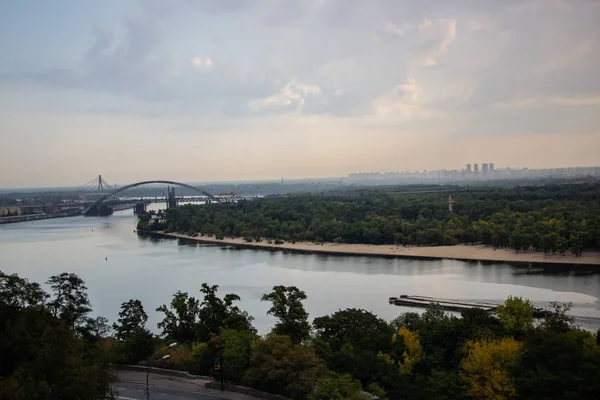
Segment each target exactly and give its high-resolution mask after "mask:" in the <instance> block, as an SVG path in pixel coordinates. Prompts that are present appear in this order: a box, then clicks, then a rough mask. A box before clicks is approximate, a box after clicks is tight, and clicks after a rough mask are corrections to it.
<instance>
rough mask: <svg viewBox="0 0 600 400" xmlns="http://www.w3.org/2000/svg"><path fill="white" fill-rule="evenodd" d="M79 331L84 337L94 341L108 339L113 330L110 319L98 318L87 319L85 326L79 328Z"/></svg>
mask: <svg viewBox="0 0 600 400" xmlns="http://www.w3.org/2000/svg"><path fill="white" fill-rule="evenodd" d="M77 331H78V332H79V333H81V334H82V335H83V337H85V338H87V339H88V340H91V341H93V340H99V339H102V338H105V337H107V336H108V335H109V334H110V331H111V328H110V324H109V323H108V318H106V317H103V316H98V317H96V318H86V321H85V324H84V325H83V326H82V327H80V328H78V329H77Z"/></svg>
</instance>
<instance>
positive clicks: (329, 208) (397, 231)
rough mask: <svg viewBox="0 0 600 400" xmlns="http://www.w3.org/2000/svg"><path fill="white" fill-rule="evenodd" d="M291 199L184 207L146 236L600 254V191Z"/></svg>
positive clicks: (563, 188)
mask: <svg viewBox="0 0 600 400" xmlns="http://www.w3.org/2000/svg"><path fill="white" fill-rule="evenodd" d="M448 194H449V193H447V192H446V193H426V194H423V193H422V194H418V193H415V194H394V193H393V192H390V191H389V190H387V191H386V190H373V191H362V192H360V193H358V194H357V195H354V196H348V195H344V193H343V192H341V193H340V195H339V196H336V197H329V196H322V195H315V196H310V195H304V196H287V197H276V198H268V199H257V200H251V201H240V202H238V203H233V204H232V203H222V204H210V205H185V206H182V207H178V208H173V209H168V210H166V214H165V215H164V216H160V217H158V218H156V216H154V217H153V216H152V215H151V214H147V215H144V216H142V217H141V218H140V221H139V224H138V229H139V230H140V231H167V232H179V233H185V234H188V235H216V236H217V237H218V238H223V237H244V238H245V239H246V240H247V241H252V240H263V239H266V240H273V241H275V240H276V241H291V242H295V241H310V242H335V243H365V244H396V245H411V246H414V245H418V246H432V245H454V244H458V243H466V244H475V243H480V244H485V245H491V246H494V247H499V248H503V247H504V248H512V249H514V250H516V251H521V250H522V251H526V250H529V249H534V250H536V251H544V252H545V253H553V254H554V253H559V254H562V255H564V254H565V253H566V252H567V251H570V252H571V253H573V254H575V255H581V253H582V251H583V250H584V249H587V248H590V249H597V248H600V184H578V185H575V184H571V185H553V186H539V187H523V188H519V187H517V188H509V189H507V188H490V189H485V190H484V189H478V190H477V191H461V192H456V193H452V196H453V200H454V206H453V207H454V210H453V212H450V211H449V210H448Z"/></svg>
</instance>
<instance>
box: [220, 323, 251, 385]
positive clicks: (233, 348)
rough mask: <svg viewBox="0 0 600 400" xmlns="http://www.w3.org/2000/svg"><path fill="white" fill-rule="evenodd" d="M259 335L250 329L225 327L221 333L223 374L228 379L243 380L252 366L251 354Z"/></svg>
mask: <svg viewBox="0 0 600 400" xmlns="http://www.w3.org/2000/svg"><path fill="white" fill-rule="evenodd" d="M256 340H257V336H256V334H255V333H254V332H252V331H250V330H241V331H240V330H233V329H224V330H222V331H221V334H220V335H219V342H220V345H221V347H222V351H221V354H222V357H223V361H222V367H223V374H224V377H225V378H226V379H227V380H230V381H233V382H241V381H242V379H243V377H244V374H245V373H246V371H247V370H248V368H249V367H250V354H251V351H252V346H253V344H254V342H255V341H256Z"/></svg>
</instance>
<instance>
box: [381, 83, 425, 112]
mask: <svg viewBox="0 0 600 400" xmlns="http://www.w3.org/2000/svg"><path fill="white" fill-rule="evenodd" d="M422 95H423V87H422V86H421V84H420V83H419V82H417V80H416V79H413V78H409V79H407V80H406V82H404V83H403V84H401V85H398V86H396V87H394V88H393V89H392V90H390V91H388V93H386V94H384V95H383V96H380V97H378V98H376V99H375V101H374V102H373V113H374V114H375V115H377V116H380V117H384V116H399V117H400V118H401V119H407V120H409V119H412V118H413V117H414V116H415V112H416V111H418V109H420V108H421V106H422V102H421V97H422Z"/></svg>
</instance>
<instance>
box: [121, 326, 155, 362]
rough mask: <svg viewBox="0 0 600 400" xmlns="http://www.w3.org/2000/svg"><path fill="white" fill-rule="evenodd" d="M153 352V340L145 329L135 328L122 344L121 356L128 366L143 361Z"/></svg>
mask: <svg viewBox="0 0 600 400" xmlns="http://www.w3.org/2000/svg"><path fill="white" fill-rule="evenodd" d="M153 352H154V338H153V336H152V333H150V331H148V330H147V329H144V328H139V327H138V328H135V329H134V330H133V331H132V332H131V334H130V335H129V336H128V337H127V338H126V339H125V341H124V342H123V354H124V357H125V362H126V363H128V364H137V363H138V362H140V361H145V360H147V359H148V358H149V357H150V356H151V355H152V353H153Z"/></svg>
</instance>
